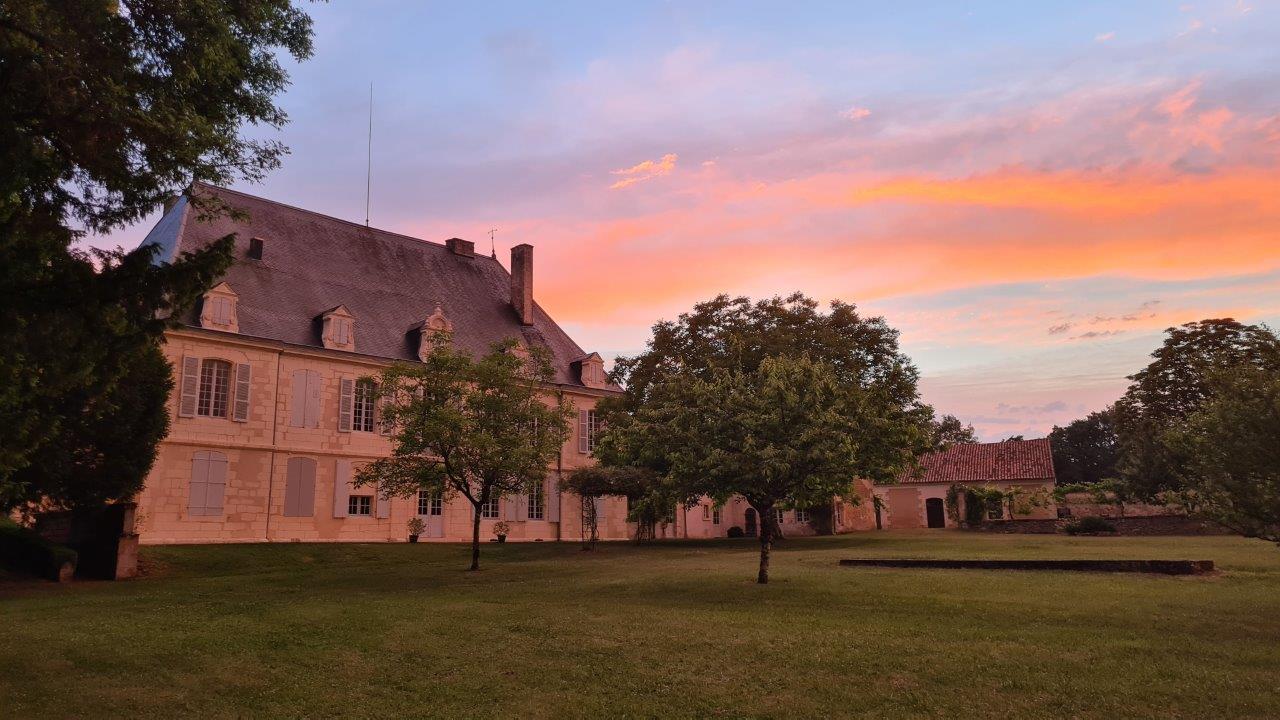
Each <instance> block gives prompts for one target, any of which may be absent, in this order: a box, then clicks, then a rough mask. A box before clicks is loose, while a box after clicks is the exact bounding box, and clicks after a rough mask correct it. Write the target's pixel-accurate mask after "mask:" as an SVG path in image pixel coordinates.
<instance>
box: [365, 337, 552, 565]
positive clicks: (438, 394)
mask: <svg viewBox="0 0 1280 720" xmlns="http://www.w3.org/2000/svg"><path fill="white" fill-rule="evenodd" d="M553 377H554V374H553V372H552V367H551V363H550V361H549V360H548V357H547V353H546V351H545V350H543V349H542V348H538V347H533V348H529V349H528V350H525V349H524V348H522V347H521V346H520V345H518V344H517V342H516V341H515V340H508V341H505V342H501V343H496V344H495V345H494V346H493V347H492V348H491V349H490V351H489V352H488V353H487V354H485V355H483V356H481V357H479V358H472V357H471V355H469V354H468V353H466V352H465V351H462V350H458V349H456V348H454V347H453V346H452V345H451V344H450V343H449V342H448V339H447V336H443V335H442V336H439V337H438V338H437V340H436V341H435V342H434V348H433V350H432V351H431V352H430V353H429V354H428V355H427V357H426V358H425V359H424V360H423V362H422V363H421V364H407V363H401V364H397V365H394V366H392V367H390V368H388V369H387V370H386V371H384V372H383V373H382V374H381V376H380V378H379V383H378V394H379V396H380V398H381V399H382V403H383V407H382V417H383V422H384V423H389V424H390V427H391V429H392V430H391V432H392V438H391V441H392V450H391V455H390V456H389V457H385V458H381V459H379V460H376V461H374V462H372V463H370V464H368V465H366V466H364V467H363V468H362V469H361V470H360V472H359V473H358V474H357V476H356V478H355V481H354V482H355V484H356V485H358V486H359V485H376V486H377V489H378V493H379V495H381V496H383V497H387V498H389V497H395V496H400V497H413V496H415V495H416V494H417V492H418V491H420V490H426V491H428V492H431V493H435V494H439V495H441V496H442V497H444V498H446V499H448V498H450V497H454V496H457V495H461V496H462V497H464V498H466V500H467V502H469V503H471V507H472V537H471V568H470V569H472V570H479V569H480V516H481V508H482V507H483V506H484V505H485V504H486V503H488V502H489V501H490V500H497V499H499V498H502V497H503V496H505V495H512V494H522V493H527V492H536V491H537V490H538V489H539V488H541V487H542V483H543V481H544V480H545V479H546V477H547V467H548V466H549V465H550V464H552V463H553V462H554V460H555V458H556V456H557V455H558V454H559V452H560V448H561V446H562V445H563V444H564V442H565V439H566V438H567V437H568V432H569V416H570V415H571V413H572V408H571V407H570V404H569V401H568V400H567V399H566V398H564V397H563V396H561V395H549V394H548V392H547V390H546V387H547V385H548V384H549V383H550V381H551V380H552V378H553Z"/></svg>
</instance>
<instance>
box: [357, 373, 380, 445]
mask: <svg viewBox="0 0 1280 720" xmlns="http://www.w3.org/2000/svg"><path fill="white" fill-rule="evenodd" d="M377 395H378V386H377V385H376V384H375V383H374V382H373V381H372V380H368V379H362V380H357V381H356V396H355V403H354V407H353V408H352V425H353V429H355V430H359V431H360V432H373V407H374V400H375V398H377Z"/></svg>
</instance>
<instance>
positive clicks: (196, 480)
mask: <svg viewBox="0 0 1280 720" xmlns="http://www.w3.org/2000/svg"><path fill="white" fill-rule="evenodd" d="M208 494H209V453H207V452H205V451H204V450H198V451H196V453H195V454H194V455H192V456H191V485H190V487H189V490H188V494H187V514H188V515H204V507H205V498H206V497H208Z"/></svg>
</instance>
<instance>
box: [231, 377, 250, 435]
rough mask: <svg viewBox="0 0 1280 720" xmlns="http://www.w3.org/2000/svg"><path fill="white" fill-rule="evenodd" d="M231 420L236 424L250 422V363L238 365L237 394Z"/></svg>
mask: <svg viewBox="0 0 1280 720" xmlns="http://www.w3.org/2000/svg"><path fill="white" fill-rule="evenodd" d="M231 419H232V420H235V421H236V422H248V421H249V363H239V364H238V365H236V393H235V400H234V402H233V403H232V411H231Z"/></svg>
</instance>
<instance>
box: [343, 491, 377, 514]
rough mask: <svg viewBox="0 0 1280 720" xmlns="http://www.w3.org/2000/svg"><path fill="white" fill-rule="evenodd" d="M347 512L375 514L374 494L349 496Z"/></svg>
mask: <svg viewBox="0 0 1280 720" xmlns="http://www.w3.org/2000/svg"><path fill="white" fill-rule="evenodd" d="M347 514H348V515H372V514H373V496H372V495H352V496H351V497H349V498H347Z"/></svg>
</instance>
